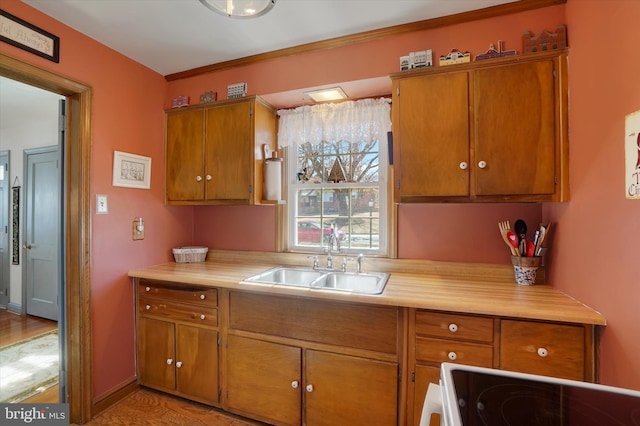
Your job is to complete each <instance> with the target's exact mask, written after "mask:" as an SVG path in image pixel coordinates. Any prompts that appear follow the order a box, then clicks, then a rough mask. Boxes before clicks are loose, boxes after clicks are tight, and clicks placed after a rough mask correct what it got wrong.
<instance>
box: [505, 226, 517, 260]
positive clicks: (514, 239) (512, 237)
mask: <svg viewBox="0 0 640 426" xmlns="http://www.w3.org/2000/svg"><path fill="white" fill-rule="evenodd" d="M507 239H508V240H509V242H510V243H511V246H512V247H513V249H514V250H515V252H516V254H515V255H516V256H520V249H519V248H518V245H519V241H518V236H517V235H516V233H515V232H513V231H508V232H507Z"/></svg>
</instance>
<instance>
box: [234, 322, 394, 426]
mask: <svg viewBox="0 0 640 426" xmlns="http://www.w3.org/2000/svg"><path fill="white" fill-rule="evenodd" d="M228 343H229V346H228V348H227V357H228V366H227V376H226V379H227V406H228V408H229V409H230V410H231V411H235V412H237V413H241V414H243V415H246V416H248V417H252V418H256V419H259V420H262V421H266V422H269V423H273V424H278V425H300V424H301V422H302V419H304V422H303V423H304V424H306V425H331V426H335V425H342V424H343V425H355V424H376V425H395V424H397V414H396V411H397V409H396V407H397V404H398V400H397V391H396V389H397V386H398V366H397V364H396V363H392V362H384V361H377V360H372V359H365V358H361V357H356V356H350V355H344V354H337V353H330V352H324V351H318V350H312V349H303V348H300V347H295V346H289V345H283V344H279V343H273V342H267V341H262V340H257V339H252V338H246V337H239V336H233V335H230V336H229V339H228Z"/></svg>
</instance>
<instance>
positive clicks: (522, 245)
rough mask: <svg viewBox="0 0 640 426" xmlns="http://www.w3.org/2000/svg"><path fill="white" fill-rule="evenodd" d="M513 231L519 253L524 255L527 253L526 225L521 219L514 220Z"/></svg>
mask: <svg viewBox="0 0 640 426" xmlns="http://www.w3.org/2000/svg"><path fill="white" fill-rule="evenodd" d="M513 230H514V231H516V234H517V235H518V243H519V244H518V248H519V249H520V252H521V253H526V251H527V242H526V241H527V223H526V222H525V221H524V220H522V219H518V220H516V222H515V223H514V224H513Z"/></svg>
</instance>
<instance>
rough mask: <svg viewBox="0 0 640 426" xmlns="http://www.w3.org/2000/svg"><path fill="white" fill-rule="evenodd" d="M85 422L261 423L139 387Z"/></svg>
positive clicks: (240, 425) (205, 425)
mask: <svg viewBox="0 0 640 426" xmlns="http://www.w3.org/2000/svg"><path fill="white" fill-rule="evenodd" d="M85 425H90V426H96V425H105V426H107V425H108V426H118V425H144V426H156V425H158V426H160V425H167V426H169V425H171V426H199V425H200V426H254V425H262V423H258V422H252V421H251V420H249V419H244V418H240V417H237V416H233V415H231V414H229V413H223V412H222V411H220V410H218V409H215V408H213V407H209V406H207V405H203V404H198V403H196V402H191V401H188V400H186V399H182V398H177V397H174V396H171V395H166V394H163V393H161V392H156V391H154V390H151V389H146V388H140V389H139V390H137V391H136V392H134V393H132V394H131V395H129V396H128V397H127V398H125V399H123V400H122V401H120V402H118V403H117V404H115V405H113V406H112V407H110V408H108V409H107V410H105V411H104V412H102V413H101V414H99V415H98V416H96V417H95V418H93V419H92V420H90V421H89V422H87V423H85Z"/></svg>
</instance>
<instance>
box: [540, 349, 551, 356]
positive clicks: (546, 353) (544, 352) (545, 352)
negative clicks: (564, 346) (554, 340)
mask: <svg viewBox="0 0 640 426" xmlns="http://www.w3.org/2000/svg"><path fill="white" fill-rule="evenodd" d="M547 355H549V351H548V350H547V348H538V356H539V357H541V358H546V357H547Z"/></svg>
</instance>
